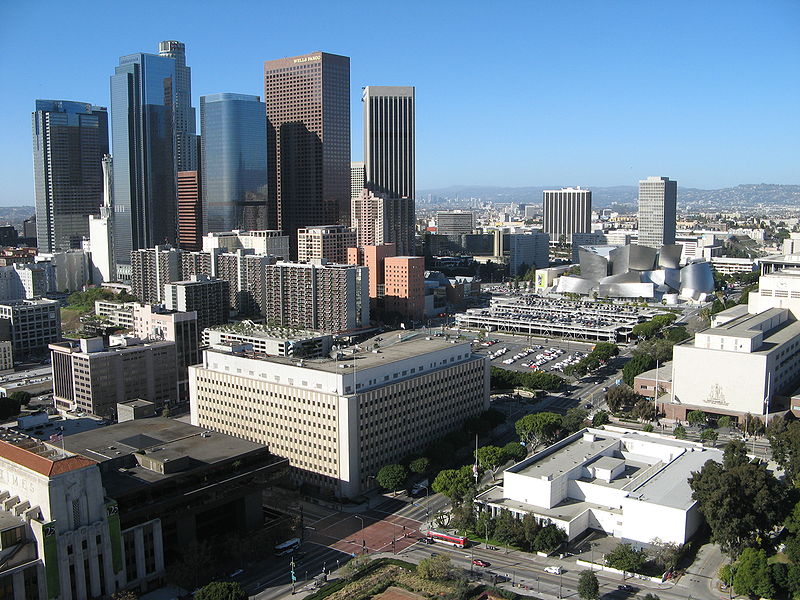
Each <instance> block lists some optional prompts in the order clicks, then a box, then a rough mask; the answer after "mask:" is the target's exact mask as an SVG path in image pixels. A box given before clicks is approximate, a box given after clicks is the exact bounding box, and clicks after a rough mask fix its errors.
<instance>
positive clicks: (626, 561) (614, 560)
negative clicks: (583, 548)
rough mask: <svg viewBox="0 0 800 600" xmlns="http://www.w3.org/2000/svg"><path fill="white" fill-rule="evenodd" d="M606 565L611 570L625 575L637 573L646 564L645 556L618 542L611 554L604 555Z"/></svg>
mask: <svg viewBox="0 0 800 600" xmlns="http://www.w3.org/2000/svg"><path fill="white" fill-rule="evenodd" d="M605 558H606V564H607V565H608V566H609V567H611V568H612V569H619V570H620V571H624V572H626V573H638V572H640V571H641V569H642V567H643V566H644V563H645V562H647V554H645V553H644V551H642V550H635V549H634V548H633V546H631V545H630V544H625V543H622V542H620V543H619V544H617V547H616V548H614V549H613V550H612V551H611V552H608V553H606V557H605Z"/></svg>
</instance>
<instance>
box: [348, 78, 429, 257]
mask: <svg viewBox="0 0 800 600" xmlns="http://www.w3.org/2000/svg"><path fill="white" fill-rule="evenodd" d="M361 100H362V102H363V103H364V165H365V173H366V181H367V183H366V186H365V187H367V188H369V189H370V191H372V192H373V193H375V194H376V195H379V196H383V197H385V198H388V199H391V200H392V201H391V202H389V203H387V204H386V205H385V207H384V208H385V209H389V210H386V211H385V213H384V221H385V222H386V228H387V232H388V238H387V239H385V240H383V242H391V243H394V244H396V245H397V252H398V254H400V255H403V256H408V255H413V254H414V221H415V203H414V198H415V197H416V180H415V175H416V170H415V166H416V162H415V161H416V155H415V96H414V88H413V87H412V86H374V85H370V86H367V87H365V88H364V91H363V93H362V96H361ZM383 242H376V243H383Z"/></svg>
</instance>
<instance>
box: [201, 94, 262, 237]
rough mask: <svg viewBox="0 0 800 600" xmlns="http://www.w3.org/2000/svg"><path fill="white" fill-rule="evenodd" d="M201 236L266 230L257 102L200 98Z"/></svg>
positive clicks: (241, 98) (224, 97) (235, 97)
mask: <svg viewBox="0 0 800 600" xmlns="http://www.w3.org/2000/svg"><path fill="white" fill-rule="evenodd" d="M200 124H201V125H200V126H201V132H202V138H201V146H202V149H201V151H200V162H201V163H202V181H203V186H202V189H203V234H206V233H209V232H217V231H230V230H232V229H266V223H267V140H266V136H267V121H266V113H265V106H264V103H263V102H261V99H260V98H259V97H258V96H249V95H245V94H211V95H208V96H201V97H200Z"/></svg>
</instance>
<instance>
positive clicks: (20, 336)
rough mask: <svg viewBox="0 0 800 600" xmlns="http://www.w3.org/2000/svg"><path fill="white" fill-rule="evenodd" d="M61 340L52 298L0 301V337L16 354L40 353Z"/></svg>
mask: <svg viewBox="0 0 800 600" xmlns="http://www.w3.org/2000/svg"><path fill="white" fill-rule="evenodd" d="M60 339H61V309H60V308H59V303H58V301H56V300H43V299H39V300H10V301H7V302H3V303H0V340H5V341H10V342H11V343H12V344H13V346H14V355H15V356H17V357H20V358H21V357H23V356H27V355H29V354H38V353H44V352H46V351H47V346H48V344H51V343H52V342H56V341H58V340H60Z"/></svg>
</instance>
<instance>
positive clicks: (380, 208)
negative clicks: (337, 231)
mask: <svg viewBox="0 0 800 600" xmlns="http://www.w3.org/2000/svg"><path fill="white" fill-rule="evenodd" d="M392 202H393V201H392V200H389V199H387V198H384V197H383V196H377V195H375V194H373V193H372V192H370V191H369V190H366V189H364V190H361V191H360V192H359V193H358V194H357V195H356V196H355V197H354V198H353V199H351V200H350V219H351V222H352V224H353V228H354V229H355V230H356V234H357V235H356V244H357V245H358V247H359V248H361V247H363V246H380V245H381V244H388V243H391V242H389V238H390V237H391V233H390V231H389V227H388V226H389V219H388V218H387V212H389V206H390V205H391V203H392Z"/></svg>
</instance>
